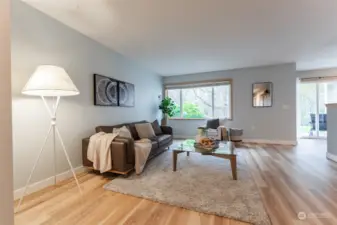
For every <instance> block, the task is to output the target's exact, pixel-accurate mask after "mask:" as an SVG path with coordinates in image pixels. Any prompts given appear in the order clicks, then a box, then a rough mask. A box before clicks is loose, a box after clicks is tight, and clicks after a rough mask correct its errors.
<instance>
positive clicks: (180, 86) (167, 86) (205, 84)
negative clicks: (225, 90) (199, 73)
mask: <svg viewBox="0 0 337 225" xmlns="http://www.w3.org/2000/svg"><path fill="white" fill-rule="evenodd" d="M231 83H232V80H230V79H226V80H209V81H197V82H183V83H171V84H165V85H164V87H165V89H167V90H170V89H184V88H198V87H212V86H222V85H230V84H231Z"/></svg>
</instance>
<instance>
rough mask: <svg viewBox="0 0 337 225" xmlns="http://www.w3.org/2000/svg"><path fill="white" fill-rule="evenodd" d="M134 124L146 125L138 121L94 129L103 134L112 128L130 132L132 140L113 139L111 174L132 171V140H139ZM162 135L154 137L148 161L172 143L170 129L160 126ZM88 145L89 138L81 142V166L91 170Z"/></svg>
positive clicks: (133, 153)
mask: <svg viewBox="0 0 337 225" xmlns="http://www.w3.org/2000/svg"><path fill="white" fill-rule="evenodd" d="M136 123H147V121H139V122H134V123H126V124H118V125H114V126H99V127H96V133H98V132H101V131H103V132H105V133H111V132H112V130H113V128H120V127H122V126H126V127H128V128H129V130H130V131H131V134H132V137H133V138H119V137H118V138H115V140H114V141H113V142H112V143H111V161H112V169H111V172H113V173H118V174H123V175H127V174H128V173H129V172H131V171H132V170H133V169H134V166H135V152H134V146H133V143H134V140H139V137H138V133H137V131H136V128H135V124H136ZM161 130H162V132H163V134H160V135H158V136H156V137H155V138H154V139H153V140H152V149H151V152H150V156H149V160H150V159H152V158H154V157H155V156H157V155H159V154H160V153H162V152H164V151H165V150H166V149H167V148H168V147H169V146H170V145H171V144H172V141H173V132H172V128H171V127H169V126H161ZM88 145H89V138H85V139H83V140H82V161H83V166H86V167H90V168H92V166H93V163H92V162H91V161H89V160H88V159H87V149H88Z"/></svg>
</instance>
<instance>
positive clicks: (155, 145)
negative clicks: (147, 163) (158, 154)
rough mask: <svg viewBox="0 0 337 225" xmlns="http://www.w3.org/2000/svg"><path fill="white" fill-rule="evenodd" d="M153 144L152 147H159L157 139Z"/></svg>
mask: <svg viewBox="0 0 337 225" xmlns="http://www.w3.org/2000/svg"><path fill="white" fill-rule="evenodd" d="M151 144H152V146H151V149H157V148H159V145H158V142H157V141H152V142H151Z"/></svg>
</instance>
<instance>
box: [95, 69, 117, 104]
mask: <svg viewBox="0 0 337 225" xmlns="http://www.w3.org/2000/svg"><path fill="white" fill-rule="evenodd" d="M118 82H119V81H118V80H115V79H113V78H110V77H106V76H102V75H98V74H94V89H95V90H94V94H95V97H94V104H95V105H98V106H118V105H119V104H118Z"/></svg>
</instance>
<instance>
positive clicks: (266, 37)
mask: <svg viewBox="0 0 337 225" xmlns="http://www.w3.org/2000/svg"><path fill="white" fill-rule="evenodd" d="M24 1H25V2H27V3H28V4H30V5H32V6H33V7H35V8H37V9H39V10H41V11H43V12H44V13H46V14H49V15H50V16H52V17H54V18H55V19H57V20H59V21H61V22H62V23H64V24H66V25H68V26H70V27H72V28H74V29H76V30H78V31H79V32H81V33H83V34H84V35H86V36H89V37H91V38H92V39H95V40H96V41H98V42H100V43H102V44H104V45H106V46H108V47H109V48H111V49H113V50H115V51H117V52H120V53H121V54H123V55H125V56H126V57H129V58H132V59H133V60H135V61H138V62H139V63H141V64H143V65H144V66H146V67H148V68H149V69H152V70H153V71H155V72H157V73H159V74H161V75H179V74H188V73H197V72H207V71H217V70H225V69H234V68H243V67H251V66H260V65H269V64H278V63H287V62H298V63H299V64H298V65H301V66H298V68H299V69H312V67H319V66H320V65H319V64H320V63H321V64H324V65H325V67H326V65H327V63H326V62H329V66H328V67H331V66H336V65H337V1H336V0H24ZM322 62H323V63H322ZM332 62H334V63H335V64H334V65H332V64H333V63H332ZM309 67H310V68H309Z"/></svg>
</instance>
